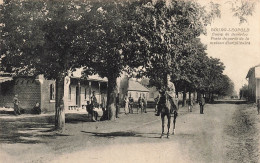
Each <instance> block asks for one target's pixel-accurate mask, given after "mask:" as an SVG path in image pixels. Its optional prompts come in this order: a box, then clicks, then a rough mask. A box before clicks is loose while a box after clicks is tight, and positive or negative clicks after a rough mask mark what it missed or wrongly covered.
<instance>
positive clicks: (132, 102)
mask: <svg viewBox="0 0 260 163" xmlns="http://www.w3.org/2000/svg"><path fill="white" fill-rule="evenodd" d="M133 105H134V99H133V97H132V96H131V94H130V95H129V113H131V114H133Z"/></svg>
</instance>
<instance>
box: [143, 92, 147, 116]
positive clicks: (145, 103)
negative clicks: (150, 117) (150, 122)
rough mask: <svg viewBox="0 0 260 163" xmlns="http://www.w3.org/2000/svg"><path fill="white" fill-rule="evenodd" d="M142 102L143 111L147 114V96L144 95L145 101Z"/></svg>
mask: <svg viewBox="0 0 260 163" xmlns="http://www.w3.org/2000/svg"><path fill="white" fill-rule="evenodd" d="M142 102H143V107H144V108H143V109H144V112H145V113H147V112H146V108H147V100H146V98H145V95H144V94H143V99H142Z"/></svg>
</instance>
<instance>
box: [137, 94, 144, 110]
mask: <svg viewBox="0 0 260 163" xmlns="http://www.w3.org/2000/svg"><path fill="white" fill-rule="evenodd" d="M139 109H141V113H143V101H142V97H141V95H140V97H139V98H138V107H137V114H138V113H139Z"/></svg>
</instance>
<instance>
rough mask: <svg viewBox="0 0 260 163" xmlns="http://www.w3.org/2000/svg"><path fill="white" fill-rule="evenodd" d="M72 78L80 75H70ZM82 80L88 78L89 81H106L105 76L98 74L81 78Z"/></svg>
mask: <svg viewBox="0 0 260 163" xmlns="http://www.w3.org/2000/svg"><path fill="white" fill-rule="evenodd" d="M71 78H73V79H82V78H80V77H75V76H71ZM82 80H89V81H99V82H107V78H101V77H100V76H99V75H97V74H96V75H90V76H88V77H87V78H83V79H82Z"/></svg>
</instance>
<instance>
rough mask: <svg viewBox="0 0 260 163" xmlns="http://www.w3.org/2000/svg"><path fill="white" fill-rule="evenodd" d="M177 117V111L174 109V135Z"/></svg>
mask: <svg viewBox="0 0 260 163" xmlns="http://www.w3.org/2000/svg"><path fill="white" fill-rule="evenodd" d="M176 118H177V112H176V111H174V115H173V132H172V134H173V135H174V132H175V123H176Z"/></svg>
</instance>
